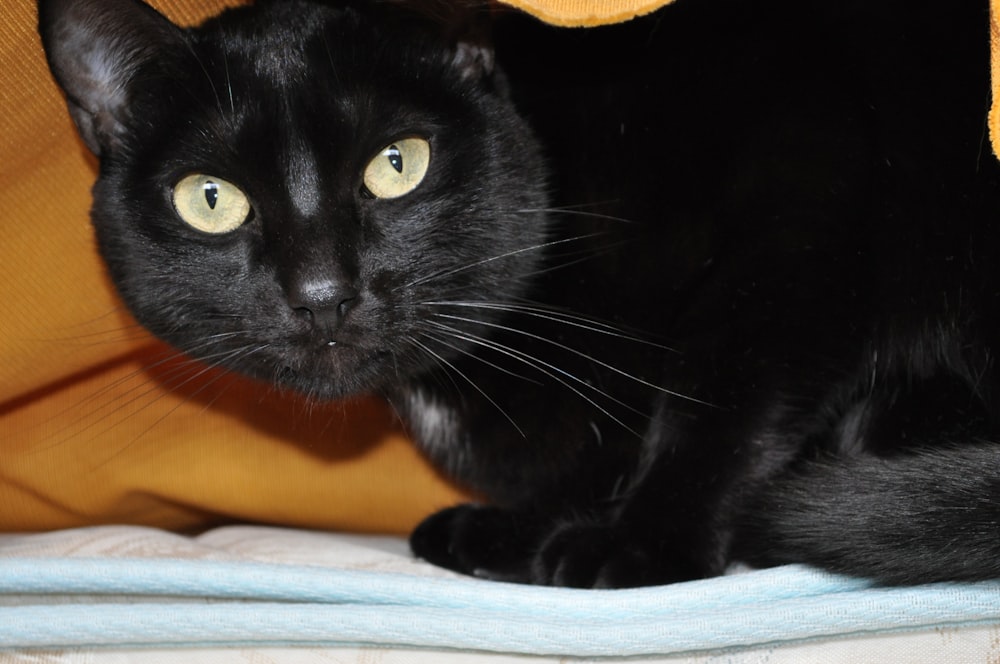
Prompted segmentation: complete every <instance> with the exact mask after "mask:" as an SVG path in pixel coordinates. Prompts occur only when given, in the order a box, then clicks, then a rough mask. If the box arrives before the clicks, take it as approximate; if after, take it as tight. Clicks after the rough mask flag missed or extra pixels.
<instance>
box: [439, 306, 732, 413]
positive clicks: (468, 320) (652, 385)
mask: <svg viewBox="0 0 1000 664" xmlns="http://www.w3.org/2000/svg"><path fill="white" fill-rule="evenodd" d="M434 315H435V316H438V317H440V318H448V319H450V320H456V321H460V322H463V323H472V324H474V325H484V326H486V327H492V328H495V329H498V330H504V331H505V332H512V333H514V334H519V335H522V336H525V337H528V338H529V339H535V340H536V341H541V342H543V343H547V344H550V345H552V346H555V347H556V348H561V349H562V350H565V351H567V352H569V353H573V354H574V355H577V356H579V357H582V358H583V359H585V360H587V361H589V362H593V363H594V364H597V365H599V366H602V367H604V368H605V369H609V370H611V371H613V372H615V373H617V374H618V375H620V376H623V377H625V378H628V379H629V380H632V381H635V382H636V383H639V384H640V385H645V386H646V387H649V388H652V389H654V390H657V391H659V392H662V393H664V394H669V395H670V396H673V397H677V398H678V399H685V400H687V401H692V402H694V403H698V404H701V405H703V406H711V405H712V404H710V403H707V402H705V401H702V400H701V399H697V398H695V397H689V396H687V395H685V394H681V393H680V392H674V391H673V390H668V389H667V388H665V387H662V386H660V385H657V384H656V383H651V382H649V381H648V380H644V379H642V378H639V377H638V376H633V375H632V374H630V373H628V372H627V371H623V370H622V369H619V368H618V367H616V366H614V365H613V364H609V363H607V362H604V361H602V360H598V359H597V358H595V357H593V356H591V355H587V354H586V353H584V352H583V351H580V350H577V349H576V348H573V347H572V346H567V345H566V344H563V343H560V342H558V341H554V340H552V339H546V338H545V337H542V336H539V335H537V334H532V333H531V332H525V331H524V330H519V329H517V328H514V327H509V326H507V325H500V324H499V323H489V322H486V321H480V320H475V319H473V318H465V317H463V316H455V315H452V314H442V313H437V314H434Z"/></svg>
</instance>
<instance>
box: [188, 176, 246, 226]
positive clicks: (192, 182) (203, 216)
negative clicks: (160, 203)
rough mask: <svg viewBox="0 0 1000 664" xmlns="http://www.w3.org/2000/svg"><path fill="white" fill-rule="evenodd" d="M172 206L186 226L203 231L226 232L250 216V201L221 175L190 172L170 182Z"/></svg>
mask: <svg viewBox="0 0 1000 664" xmlns="http://www.w3.org/2000/svg"><path fill="white" fill-rule="evenodd" d="M174 209H175V210H177V214H178V215H180V218H181V219H183V220H184V222H185V223H187V224H188V225H189V226H191V227H193V228H197V229H198V230H199V231H203V232H205V233H228V232H229V231H232V230H235V229H237V228H239V227H240V226H241V225H242V224H243V222H244V221H246V220H247V217H249V216H250V201H249V200H248V199H247V197H246V194H244V193H243V192H242V191H240V189H239V187H237V186H236V185H234V184H232V183H231V182H226V181H225V180H223V179H222V178H217V177H212V176H211V175H204V174H202V173H194V174H193V175H188V176H186V177H184V178H181V181H180V182H178V183H177V184H176V185H174Z"/></svg>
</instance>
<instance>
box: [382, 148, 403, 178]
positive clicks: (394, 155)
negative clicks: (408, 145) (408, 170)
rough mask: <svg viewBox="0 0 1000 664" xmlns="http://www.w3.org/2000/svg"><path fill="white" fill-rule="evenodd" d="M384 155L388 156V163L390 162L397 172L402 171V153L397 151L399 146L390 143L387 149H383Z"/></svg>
mask: <svg viewBox="0 0 1000 664" xmlns="http://www.w3.org/2000/svg"><path fill="white" fill-rule="evenodd" d="M385 156H386V157H388V158H389V163H390V164H392V167H393V168H395V169H396V172H397V173H402V172H403V155H401V154H400V153H399V148H397V147H396V146H395V145H390V146H389V149H388V150H386V151H385Z"/></svg>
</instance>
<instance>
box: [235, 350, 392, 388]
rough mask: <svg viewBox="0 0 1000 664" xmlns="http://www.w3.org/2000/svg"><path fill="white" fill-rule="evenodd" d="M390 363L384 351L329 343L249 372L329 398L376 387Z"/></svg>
mask: <svg viewBox="0 0 1000 664" xmlns="http://www.w3.org/2000/svg"><path fill="white" fill-rule="evenodd" d="M292 356H294V357H292ZM391 363H392V358H391V356H390V354H389V353H388V352H370V351H369V352H364V351H361V350H360V349H356V348H352V347H348V346H344V345H342V344H341V345H334V344H331V345H329V346H325V347H323V348H319V349H315V350H313V351H311V352H309V353H299V354H289V355H287V356H285V357H282V358H274V360H273V363H268V364H269V366H267V367H260V368H258V369H257V370H251V372H252V373H253V374H255V377H256V378H258V379H262V380H265V381H267V382H270V383H271V384H273V385H275V386H276V387H278V388H280V389H283V390H289V391H291V392H296V393H298V394H301V395H303V396H305V397H308V398H310V399H316V400H319V401H333V400H336V399H342V398H345V397H351V396H356V395H358V394H363V393H368V392H374V391H377V390H379V389H380V388H381V387H382V384H381V382H382V379H383V377H384V376H385V374H386V366H387V365H391ZM244 370H245V369H244Z"/></svg>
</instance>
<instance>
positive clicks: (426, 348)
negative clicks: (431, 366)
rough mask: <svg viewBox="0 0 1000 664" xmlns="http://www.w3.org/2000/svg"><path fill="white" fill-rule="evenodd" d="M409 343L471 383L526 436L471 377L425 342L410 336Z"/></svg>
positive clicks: (523, 436) (522, 435)
mask: <svg viewBox="0 0 1000 664" xmlns="http://www.w3.org/2000/svg"><path fill="white" fill-rule="evenodd" d="M410 343H412V344H414V345H416V346H417V347H418V348H420V349H422V350H423V351H424V352H426V353H427V354H429V355H430V356H431V357H433V358H435V359H437V361H438V362H441V363H442V364H444V365H445V366H447V367H448V368H449V369H451V370H452V371H454V372H455V373H457V374H458V375H459V376H461V377H462V378H464V379H465V381H466V382H467V383H468V384H469V385H471V386H472V387H473V388H474V389H475V390H476V391H477V392H479V393H480V394H481V395H483V397H484V398H485V399H486V400H487V401H489V402H490V403H491V404H493V407H494V408H496V409H497V410H498V411H499V412H500V414H501V415H503V416H504V417H505V418H507V421H508V422H510V423H511V425H512V426H513V427H514V428H515V429H517V432H518V433H519V434H521V437H522V438H525V439H527V436H526V435H525V434H524V432H523V431H522V430H521V427H519V426H517V422H515V421H514V420H513V419H512V418H511V416H510V415H508V414H507V411H505V410H504V409H503V408H501V407H500V404H498V403H497V402H496V401H494V400H493V397H491V396H490V395H488V394H486V392H485V391H484V390H483V389H482V388H481V387H479V385H477V384H476V383H475V381H473V380H472V379H471V378H469V377H468V376H466V375H465V374H464V373H462V371H461V370H459V369H458V368H457V367H455V365H454V364H452V363H451V362H449V361H448V360H446V359H444V358H443V357H442V356H441V355H440V354H438V353H436V352H434V351H433V350H431V349H430V348H428V347H427V346H426V345H425V344H422V343H420V342H419V341H417V340H416V339H414V338H412V337H411V338H410Z"/></svg>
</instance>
